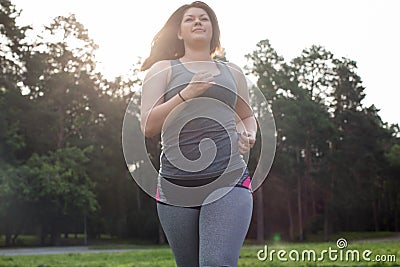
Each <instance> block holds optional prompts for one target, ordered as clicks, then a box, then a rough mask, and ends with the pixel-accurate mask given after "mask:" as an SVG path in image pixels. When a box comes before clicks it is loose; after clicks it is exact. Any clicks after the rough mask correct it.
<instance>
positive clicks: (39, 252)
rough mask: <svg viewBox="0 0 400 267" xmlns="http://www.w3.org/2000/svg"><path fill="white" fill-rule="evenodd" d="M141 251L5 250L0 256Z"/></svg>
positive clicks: (80, 248) (81, 248) (76, 249)
mask: <svg viewBox="0 0 400 267" xmlns="http://www.w3.org/2000/svg"><path fill="white" fill-rule="evenodd" d="M134 250H142V249H135V248H132V249H89V247H85V246H73V247H41V248H5V249H0V256H22V255H50V254H69V253H105V252H106V253H111V252H126V251H134Z"/></svg>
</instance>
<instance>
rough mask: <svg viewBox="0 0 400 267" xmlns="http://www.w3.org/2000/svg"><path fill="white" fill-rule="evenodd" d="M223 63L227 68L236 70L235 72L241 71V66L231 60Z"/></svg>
mask: <svg viewBox="0 0 400 267" xmlns="http://www.w3.org/2000/svg"><path fill="white" fill-rule="evenodd" d="M225 64H226V65H227V66H228V67H229V69H230V70H231V71H233V72H237V73H242V74H243V71H242V68H240V67H239V66H238V65H236V64H235V63H232V62H225Z"/></svg>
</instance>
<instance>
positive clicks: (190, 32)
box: [178, 7, 212, 43]
mask: <svg viewBox="0 0 400 267" xmlns="http://www.w3.org/2000/svg"><path fill="white" fill-rule="evenodd" d="M178 38H179V39H181V40H184V41H187V42H189V41H191V40H195V41H200V40H203V41H207V42H208V43H210V42H211V38H212V23H211V20H210V17H209V16H208V14H207V12H206V11H205V10H204V9H201V8H198V7H191V8H189V9H188V10H186V12H185V13H184V14H183V17H182V22H181V28H180V31H179V33H178Z"/></svg>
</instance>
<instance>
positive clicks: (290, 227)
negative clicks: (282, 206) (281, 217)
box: [287, 196, 294, 241]
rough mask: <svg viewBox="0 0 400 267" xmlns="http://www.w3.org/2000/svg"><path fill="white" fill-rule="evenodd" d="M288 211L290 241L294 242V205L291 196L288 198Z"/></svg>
mask: <svg viewBox="0 0 400 267" xmlns="http://www.w3.org/2000/svg"><path fill="white" fill-rule="evenodd" d="M287 211H288V218H289V238H290V241H293V240H294V222H293V211H292V205H291V203H290V196H288V198H287Z"/></svg>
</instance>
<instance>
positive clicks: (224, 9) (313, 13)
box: [11, 0, 400, 124]
mask: <svg viewBox="0 0 400 267" xmlns="http://www.w3.org/2000/svg"><path fill="white" fill-rule="evenodd" d="M11 1H12V3H13V4H15V5H16V7H17V8H18V9H22V12H21V15H20V17H19V19H18V23H19V24H20V25H27V24H29V25H32V26H33V27H34V28H37V29H38V28H40V27H41V26H42V25H48V24H49V23H50V22H51V21H52V19H53V18H54V17H56V16H59V15H64V16H67V15H69V14H71V13H73V14H75V15H76V17H77V19H78V21H80V22H81V23H82V24H83V25H84V26H85V27H86V28H87V29H88V31H89V36H90V37H91V38H92V39H93V40H94V41H95V42H96V43H97V44H98V45H99V49H98V50H97V52H96V59H97V61H98V67H99V71H101V72H102V73H103V74H104V75H105V76H106V77H108V78H112V77H115V76H118V75H123V74H127V73H129V71H130V70H131V69H132V66H133V64H134V63H136V62H137V60H138V57H142V58H145V57H147V56H148V53H149V50H150V44H151V41H152V38H153V37H154V35H155V34H156V33H157V32H158V30H160V28H161V27H162V26H163V25H164V23H165V22H166V20H167V19H168V17H169V16H170V15H171V14H172V13H173V12H174V11H175V10H176V9H177V8H178V7H179V6H181V5H183V4H187V3H190V2H192V0H189V1H182V0H145V1H135V0H113V1H105V0H97V1H90V0H86V1H85V0H35V1H32V0H11ZM205 2H206V3H207V4H208V5H210V6H211V8H213V9H214V11H215V13H216V14H217V17H218V21H219V24H220V29H221V44H222V46H223V47H224V48H225V50H226V56H227V58H228V60H229V61H231V62H234V63H236V64H237V65H239V66H240V67H243V66H244V65H245V64H246V59H245V57H244V55H245V54H248V53H251V52H252V51H253V50H254V49H255V47H256V44H257V43H258V42H259V41H260V40H263V39H268V40H269V41H270V42H271V45H272V47H273V48H274V49H275V50H276V51H277V53H278V54H279V55H281V56H283V57H284V59H285V61H286V62H289V61H290V60H291V59H293V58H295V57H297V56H299V55H300V54H301V51H302V50H303V49H305V48H309V47H310V46H311V45H321V46H324V47H325V48H326V49H327V50H328V51H331V52H332V53H333V54H334V55H335V57H338V58H339V57H347V58H350V59H352V60H354V61H356V62H357V66H358V72H357V73H358V75H359V76H360V77H361V79H362V80H363V85H364V87H366V89H365V91H364V92H365V93H366V97H365V99H364V100H363V104H364V105H365V106H370V105H372V104H374V105H375V106H376V107H377V108H378V109H380V112H379V115H380V116H381V118H382V120H383V121H384V122H388V123H398V124H400V116H399V115H400V103H399V102H398V99H399V96H400V85H399V82H398V81H397V80H398V79H397V77H399V73H398V72H399V71H400V68H399V65H400V51H399V49H400V34H399V29H400V16H399V15H398V14H399V12H400V1H398V0H373V1H372V0H279V1H278V0H275V1H272V0H246V1H240V2H239V1H228V0H218V1H215V0H214V1H205Z"/></svg>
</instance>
